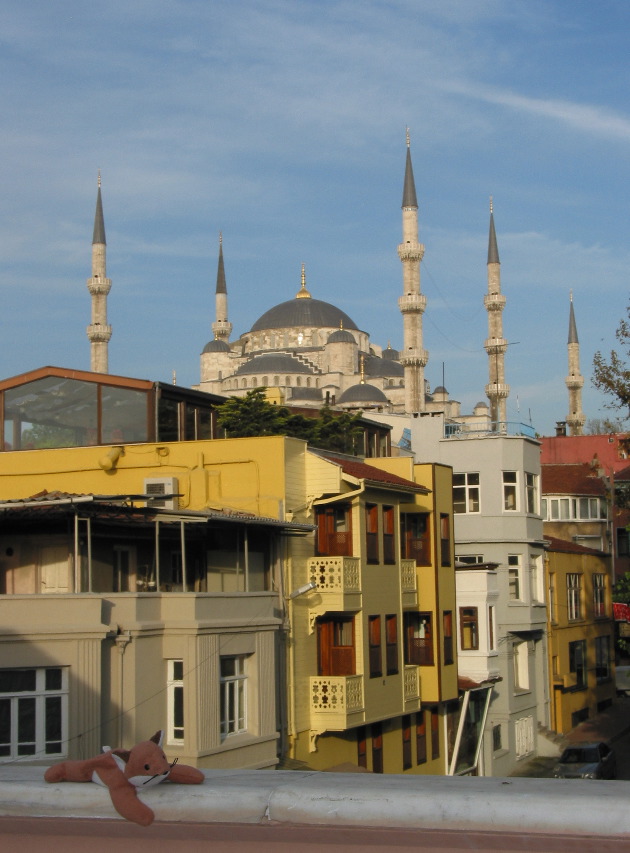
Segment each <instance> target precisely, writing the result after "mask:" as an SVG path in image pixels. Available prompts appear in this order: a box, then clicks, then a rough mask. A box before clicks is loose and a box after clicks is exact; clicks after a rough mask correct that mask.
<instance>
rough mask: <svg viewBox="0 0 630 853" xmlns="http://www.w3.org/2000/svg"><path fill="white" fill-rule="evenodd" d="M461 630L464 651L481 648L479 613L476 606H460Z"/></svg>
mask: <svg viewBox="0 0 630 853" xmlns="http://www.w3.org/2000/svg"><path fill="white" fill-rule="evenodd" d="M459 630H460V642H461V646H462V651H465V652H466V651H471V650H474V649H478V648H479V615H478V611H477V608H476V607H460V608H459Z"/></svg>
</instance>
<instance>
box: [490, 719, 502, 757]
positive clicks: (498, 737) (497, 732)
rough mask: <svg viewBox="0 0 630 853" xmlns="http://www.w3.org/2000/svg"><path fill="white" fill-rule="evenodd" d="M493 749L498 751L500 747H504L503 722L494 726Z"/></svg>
mask: <svg viewBox="0 0 630 853" xmlns="http://www.w3.org/2000/svg"><path fill="white" fill-rule="evenodd" d="M492 749H493V751H494V752H498V751H499V750H500V749H503V739H502V732H501V723H497V725H496V726H492Z"/></svg>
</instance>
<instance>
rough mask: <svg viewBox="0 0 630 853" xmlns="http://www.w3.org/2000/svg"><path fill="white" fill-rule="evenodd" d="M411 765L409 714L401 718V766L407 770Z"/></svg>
mask: <svg viewBox="0 0 630 853" xmlns="http://www.w3.org/2000/svg"><path fill="white" fill-rule="evenodd" d="M412 765H413V761H412V758H411V716H410V715H409V714H407V715H406V716H404V717H403V718H402V768H403V770H409V769H410V768H411V767H412Z"/></svg>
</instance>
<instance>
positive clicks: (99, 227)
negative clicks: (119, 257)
mask: <svg viewBox="0 0 630 853" xmlns="http://www.w3.org/2000/svg"><path fill="white" fill-rule="evenodd" d="M106 254H107V243H106V241H105V222H104V221H103V202H102V201H101V173H100V172H99V173H98V192H97V194H96V213H95V214H94V236H93V237H92V278H88V280H87V287H88V290H89V292H90V296H91V297H92V322H91V323H90V325H89V326H88V327H87V336H88V340H89V341H90V363H91V370H93V371H94V372H95V373H107V372H108V363H107V345H108V343H109V339H110V338H111V336H112V327H111V326H108V325H107V294H108V293H109V291H110V289H111V286H112V282H111V279H109V278H107V269H106Z"/></svg>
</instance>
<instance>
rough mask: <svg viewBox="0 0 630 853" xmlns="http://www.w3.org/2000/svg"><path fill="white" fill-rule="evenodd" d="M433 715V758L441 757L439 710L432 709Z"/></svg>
mask: <svg viewBox="0 0 630 853" xmlns="http://www.w3.org/2000/svg"><path fill="white" fill-rule="evenodd" d="M429 713H430V714H431V758H432V759H433V760H434V761H435V759H436V758H439V757H440V715H439V714H438V709H437V708H430V710H429Z"/></svg>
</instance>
